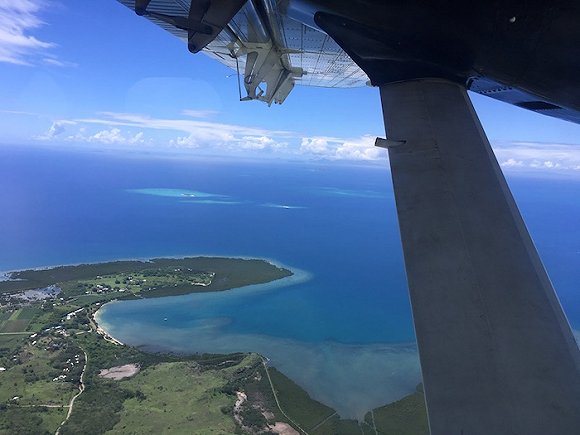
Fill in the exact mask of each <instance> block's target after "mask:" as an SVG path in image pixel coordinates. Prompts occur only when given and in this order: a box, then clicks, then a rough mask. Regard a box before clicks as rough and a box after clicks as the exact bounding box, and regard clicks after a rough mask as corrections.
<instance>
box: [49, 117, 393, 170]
mask: <svg viewBox="0 0 580 435" xmlns="http://www.w3.org/2000/svg"><path fill="white" fill-rule="evenodd" d="M210 113H211V112H204V111H184V112H182V114H183V115H186V116H188V118H154V117H150V116H145V115H140V114H134V113H115V112H103V113H99V114H98V115H97V116H95V117H90V118H80V119H73V120H68V121H58V123H63V122H68V123H71V124H76V125H77V129H78V131H77V133H76V134H69V135H68V136H67V137H65V138H62V135H59V134H60V133H62V130H63V129H62V128H61V127H60V125H53V127H51V129H50V130H49V132H47V133H46V134H45V135H44V136H43V138H44V139H55V140H65V141H69V142H78V143H87V142H95V143H96V142H98V143H106V144H118V145H130V144H141V143H146V144H152V145H156V146H157V147H159V148H160V149H163V148H166V149H168V148H171V149H179V148H182V149H189V148H195V149H200V150H204V151H208V152H212V153H220V152H227V153H229V154H234V153H236V152H238V153H240V154H241V153H259V154H269V155H280V156H282V157H285V158H317V159H328V160H367V161H368V160H379V159H384V158H385V156H386V152H385V150H383V149H381V148H377V147H375V146H374V136H369V135H365V136H361V137H358V138H338V137H327V136H310V137H303V136H301V135H299V134H297V133H292V132H288V131H280V130H268V129H265V128H259V127H248V126H242V125H236V124H226V123H220V122H215V121H209V120H206V119H198V118H200V117H206V116H210ZM193 117H196V118H195V119H192V118H193ZM55 124H56V123H55ZM97 127H101V128H100V129H99V131H96V128H97ZM102 127H105V128H104V129H103V128H102ZM81 128H85V129H86V131H80V129H81ZM135 130H136V131H139V132H141V133H138V134H140V136H136V135H135V134H134V133H127V131H135ZM89 132H90V133H89ZM145 134H147V135H148V139H145Z"/></svg>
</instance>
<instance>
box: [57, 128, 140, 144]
mask: <svg viewBox="0 0 580 435" xmlns="http://www.w3.org/2000/svg"><path fill="white" fill-rule="evenodd" d="M67 140H69V141H74V142H93V143H103V144H117V145H134V144H142V143H145V139H144V134H143V132H142V131H140V132H138V133H135V134H133V135H131V134H123V132H122V131H121V130H120V129H119V128H111V129H109V130H101V131H98V132H97V133H95V134H93V135H86V134H84V132H83V131H79V133H77V134H76V135H74V136H69V137H67Z"/></svg>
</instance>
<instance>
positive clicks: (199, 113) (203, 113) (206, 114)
mask: <svg viewBox="0 0 580 435" xmlns="http://www.w3.org/2000/svg"><path fill="white" fill-rule="evenodd" d="M181 113H182V114H183V115H185V116H190V117H192V118H210V117H212V116H214V115H217V114H218V112H216V111H215V110H191V109H185V110H182V111H181Z"/></svg>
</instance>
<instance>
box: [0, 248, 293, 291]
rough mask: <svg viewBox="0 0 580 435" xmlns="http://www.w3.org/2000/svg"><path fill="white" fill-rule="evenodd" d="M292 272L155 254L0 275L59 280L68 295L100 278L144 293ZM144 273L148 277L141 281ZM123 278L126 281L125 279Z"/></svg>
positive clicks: (15, 284)
mask: <svg viewBox="0 0 580 435" xmlns="http://www.w3.org/2000/svg"><path fill="white" fill-rule="evenodd" d="M290 275H292V272H290V271H289V270H286V269H283V268H280V267H277V266H275V265H273V264H271V263H268V262H267V261H264V260H246V259H241V258H220V257H191V258H176V259H173V258H156V259H153V260H150V261H113V262H109V263H97V264H81V265H78V266H59V267H54V268H51V269H43V270H24V271H18V272H12V273H11V275H10V278H11V279H10V280H8V281H0V293H16V292H21V291H25V290H30V289H38V288H45V287H48V286H50V285H54V284H57V285H58V286H59V287H60V288H61V289H62V290H63V292H64V297H70V296H79V295H81V294H85V292H86V291H87V290H89V289H90V290H92V288H94V287H96V285H97V284H99V283H101V285H102V286H107V287H110V288H111V289H113V290H114V289H115V287H118V288H119V290H120V289H121V288H127V289H128V290H130V291H131V292H136V291H143V290H147V292H146V295H145V294H144V295H143V296H146V297H161V296H170V295H180V294H186V293H193V292H202V291H221V290H227V289H231V288H237V287H242V286H245V285H250V284H261V283H266V282H270V281H274V280H276V279H280V278H284V277H287V276H290ZM129 276H131V278H132V279H133V282H132V283H131V282H129V280H128V279H127V278H128V277H129ZM97 277H100V278H97ZM144 279H145V280H147V281H145V282H143V280H144ZM117 281H118V284H117ZM124 281H127V282H126V283H125V285H124ZM210 281H211V283H210ZM147 282H149V284H147ZM102 283H104V285H103V284H102ZM206 284H207V285H206ZM90 290H89V291H90ZM117 296H118V297H120V296H123V294H122V293H120V294H119V295H117Z"/></svg>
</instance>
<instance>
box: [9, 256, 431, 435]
mask: <svg viewBox="0 0 580 435" xmlns="http://www.w3.org/2000/svg"><path fill="white" fill-rule="evenodd" d="M290 275H292V272H291V271H289V270H287V269H285V268H282V267H279V266H276V265H275V264H272V263H270V262H267V261H264V260H250V259H240V258H220V257H191V258H180V259H179V258H171V259H168V258H156V259H152V260H147V261H136V260H135V261H114V262H108V263H97V264H83V265H77V266H59V267H54V268H46V269H39V270H24V271H15V272H11V273H9V274H8V275H7V279H6V280H3V281H0V434H4V433H5V434H12V433H21V434H45V433H46V434H55V433H56V434H61V435H66V434H77V433H83V434H102V433H110V434H123V433H222V434H234V433H237V434H282V435H295V434H302V433H308V434H356V433H361V434H383V433H384V434H388V433H397V434H402V435H405V434H409V435H410V434H427V433H428V429H427V419H426V412H425V407H424V400H423V393H422V390H421V388H420V387H419V388H418V389H417V391H416V392H415V393H414V394H412V395H410V396H408V397H405V398H403V399H401V400H400V401H398V402H395V403H392V404H388V405H385V406H383V407H380V408H377V409H375V410H371V411H369V413H368V414H367V415H366V416H365V419H364V420H363V421H355V420H347V419H341V418H340V417H339V416H338V415H337V413H336V412H335V411H334V410H333V409H332V408H330V407H328V406H326V405H324V404H322V403H320V402H317V401H316V400H313V399H312V398H310V397H309V396H308V394H307V393H306V392H305V391H304V390H303V389H302V388H300V387H299V386H298V385H296V384H295V383H294V382H293V381H292V380H290V379H289V378H288V377H286V376H285V375H284V374H283V373H281V372H280V371H278V370H277V369H276V368H275V367H272V366H271V364H270V362H269V361H268V359H267V358H266V357H265V356H262V355H259V354H256V353H235V354H229V355H215V354H194V355H176V354H167V353H153V352H147V351H144V350H142V349H138V348H135V347H132V346H126V345H123V344H122V343H119V342H118V341H116V340H115V339H114V338H112V337H109V336H107V335H106V333H104V331H102V330H100V328H99V327H98V325H97V324H96V323H95V321H94V317H93V316H94V313H95V312H96V310H98V309H99V307H100V306H102V304H103V303H106V302H107V301H110V300H113V299H135V298H150V297H165V296H175V295H183V294H187V293H192V292H208V291H223V290H228V289H235V288H239V287H243V286H247V285H252V284H260V283H267V282H271V281H274V280H277V279H281V278H284V277H288V276H290Z"/></svg>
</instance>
